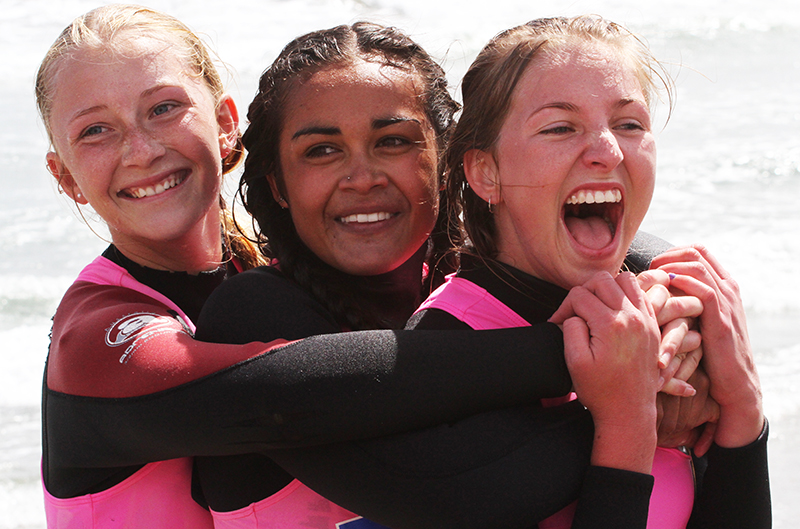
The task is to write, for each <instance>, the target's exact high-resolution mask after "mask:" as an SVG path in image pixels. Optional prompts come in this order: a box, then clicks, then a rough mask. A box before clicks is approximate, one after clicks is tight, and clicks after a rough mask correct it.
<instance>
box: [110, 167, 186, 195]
mask: <svg viewBox="0 0 800 529" xmlns="http://www.w3.org/2000/svg"><path fill="white" fill-rule="evenodd" d="M187 175H188V172H187V171H180V172H178V173H175V174H173V175H171V176H169V177H168V178H165V179H164V180H162V181H161V182H159V183H157V184H155V185H152V186H145V187H129V188H127V189H123V190H122V191H120V192H119V194H120V195H123V196H126V197H128V198H146V197H152V196H156V195H160V194H161V193H163V192H164V191H166V190H167V189H172V188H173V187H175V186H177V185H179V184H181V183H182V182H183V181H184V180H186V177H187Z"/></svg>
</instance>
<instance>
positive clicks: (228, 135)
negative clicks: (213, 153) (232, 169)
mask: <svg viewBox="0 0 800 529" xmlns="http://www.w3.org/2000/svg"><path fill="white" fill-rule="evenodd" d="M217 123H218V124H219V150H220V154H221V155H222V159H223V160H224V159H225V158H226V157H227V156H228V155H229V154H230V153H231V151H232V150H233V148H234V147H235V146H236V137H237V135H238V134H239V110H238V109H237V108H236V103H234V101H233V98H232V97H231V96H230V95H228V94H223V95H222V98H221V99H220V101H219V104H218V105H217Z"/></svg>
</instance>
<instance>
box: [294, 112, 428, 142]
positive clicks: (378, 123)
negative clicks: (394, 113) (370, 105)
mask: <svg viewBox="0 0 800 529" xmlns="http://www.w3.org/2000/svg"><path fill="white" fill-rule="evenodd" d="M405 122H413V123H419V120H418V119H414V118H406V117H390V118H378V119H374V120H372V130H380V129H383V128H386V127H389V126H391V125H395V124H397V123H405ZM341 133H342V129H340V128H339V127H324V126H313V125H312V126H311V127H305V128H302V129H300V130H298V131H297V132H295V133H294V134H292V139H293V140H296V139H297V138H299V137H300V136H308V135H311V134H322V135H324V136H337V135H340V134H341Z"/></svg>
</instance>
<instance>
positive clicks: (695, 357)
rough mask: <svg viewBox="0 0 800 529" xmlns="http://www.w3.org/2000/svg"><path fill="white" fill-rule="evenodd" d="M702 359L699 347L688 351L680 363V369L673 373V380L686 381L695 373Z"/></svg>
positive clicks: (701, 351)
mask: <svg viewBox="0 0 800 529" xmlns="http://www.w3.org/2000/svg"><path fill="white" fill-rule="evenodd" d="M702 358H703V349H702V348H701V347H697V348H696V349H694V350H692V351H690V352H689V353H688V354H687V355H686V356H685V357H684V358H683V360H682V361H681V364H680V367H679V368H678V370H677V371H676V372H675V378H677V379H678V380H686V381H688V380H689V379H690V378H692V376H693V375H694V374H695V372H696V371H697V368H698V366H699V365H700V360H701V359H702Z"/></svg>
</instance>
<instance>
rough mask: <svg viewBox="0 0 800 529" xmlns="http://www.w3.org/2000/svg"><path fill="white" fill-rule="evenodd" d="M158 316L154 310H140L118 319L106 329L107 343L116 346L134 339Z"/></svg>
mask: <svg viewBox="0 0 800 529" xmlns="http://www.w3.org/2000/svg"><path fill="white" fill-rule="evenodd" d="M158 317H159V315H158V314H153V313H152V312H138V313H136V314H129V315H127V316H125V317H123V318H121V319H119V320H117V321H116V322H115V323H114V325H112V326H111V328H110V329H108V330H107V331H106V345H108V346H109V347H114V346H117V345H122V344H124V343H125V342H129V341H131V340H133V339H134V338H135V337H136V333H138V332H139V331H141V330H142V329H144V328H145V327H146V326H147V324H148V323H150V322H151V321H153V320H155V319H156V318H158Z"/></svg>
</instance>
